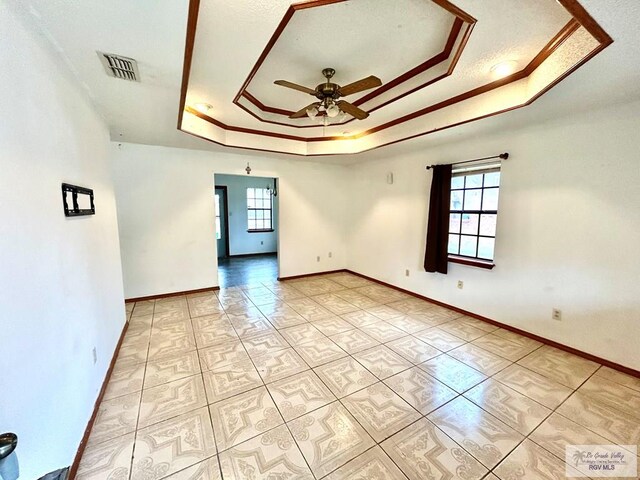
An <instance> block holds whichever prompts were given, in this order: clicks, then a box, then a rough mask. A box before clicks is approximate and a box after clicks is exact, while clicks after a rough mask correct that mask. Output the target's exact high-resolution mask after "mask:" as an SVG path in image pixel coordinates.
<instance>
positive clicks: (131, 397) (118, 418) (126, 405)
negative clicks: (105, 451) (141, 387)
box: [90, 392, 142, 443]
mask: <svg viewBox="0 0 640 480" xmlns="http://www.w3.org/2000/svg"><path fill="white" fill-rule="evenodd" d="M141 395H142V392H135V393H130V394H128V395H123V396H120V397H116V398H113V399H111V400H104V401H102V402H101V403H100V407H99V408H98V413H97V415H96V419H95V422H94V424H93V427H92V428H91V436H90V439H91V441H92V442H93V443H100V442H105V441H107V440H112V439H114V438H116V437H120V436H122V435H124V434H126V433H131V432H133V431H135V429H136V424H137V421H138V412H139V409H140V396H141Z"/></svg>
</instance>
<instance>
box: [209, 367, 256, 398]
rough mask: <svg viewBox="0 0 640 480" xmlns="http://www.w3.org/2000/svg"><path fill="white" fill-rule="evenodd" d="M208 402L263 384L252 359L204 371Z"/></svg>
mask: <svg viewBox="0 0 640 480" xmlns="http://www.w3.org/2000/svg"><path fill="white" fill-rule="evenodd" d="M202 377H203V379H204V387H205V391H206V393H207V402H208V403H214V402H218V401H220V400H224V399H225V398H229V397H232V396H234V395H238V394H240V393H243V392H246V391H248V390H252V389H254V388H256V387H259V386H261V385H263V382H262V379H261V378H260V375H259V374H258V371H257V370H256V368H255V367H254V366H253V363H252V362H251V361H250V360H246V361H238V362H235V363H232V364H230V365H225V366H223V367H218V368H214V369H213V370H210V371H206V372H203V373H202Z"/></svg>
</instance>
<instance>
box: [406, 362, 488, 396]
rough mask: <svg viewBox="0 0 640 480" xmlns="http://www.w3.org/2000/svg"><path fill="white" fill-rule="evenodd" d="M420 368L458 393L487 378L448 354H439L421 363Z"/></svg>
mask: <svg viewBox="0 0 640 480" xmlns="http://www.w3.org/2000/svg"><path fill="white" fill-rule="evenodd" d="M418 368H421V369H422V370H424V371H425V372H427V373H428V374H429V375H431V376H432V377H435V378H436V379H438V380H440V381H441V382H442V383H444V384H445V385H447V386H448V387H450V388H452V389H453V390H455V391H456V392H458V393H462V392H464V391H465V390H468V389H470V388H471V387H473V386H475V385H477V384H478V383H480V382H482V381H483V380H484V379H485V378H487V377H486V376H485V375H483V374H482V373H480V372H478V371H477V370H475V369H473V368H471V367H469V366H467V365H465V364H464V363H462V362H459V361H458V360H456V359H455V358H452V357H450V356H448V355H439V356H437V357H435V358H432V359H431V360H427V361H426V362H424V363H420V364H419V365H418Z"/></svg>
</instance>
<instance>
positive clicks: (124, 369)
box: [103, 362, 145, 400]
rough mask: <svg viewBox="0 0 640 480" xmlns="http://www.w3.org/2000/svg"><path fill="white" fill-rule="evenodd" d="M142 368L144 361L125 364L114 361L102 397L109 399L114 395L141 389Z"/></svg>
mask: <svg viewBox="0 0 640 480" xmlns="http://www.w3.org/2000/svg"><path fill="white" fill-rule="evenodd" d="M144 369H145V364H144V363H137V364H126V363H119V362H116V364H115V366H114V368H113V372H111V378H109V384H108V385H107V389H106V390H105V392H104V397H103V399H104V400H111V399H112V398H115V397H121V396H122V395H127V394H129V393H135V392H139V391H140V390H142V384H143V382H144Z"/></svg>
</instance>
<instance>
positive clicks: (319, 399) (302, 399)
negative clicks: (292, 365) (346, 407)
mask: <svg viewBox="0 0 640 480" xmlns="http://www.w3.org/2000/svg"><path fill="white" fill-rule="evenodd" d="M267 389H268V390H269V392H270V393H271V397H272V398H273V401H274V402H275V404H276V406H277V407H278V410H280V413H281V415H282V416H283V418H284V419H285V421H287V422H288V421H289V420H293V419H294V418H298V417H300V416H302V415H304V414H306V413H309V412H311V411H313V410H316V409H318V408H320V407H324V406H325V405H328V404H329V403H331V402H333V401H335V400H336V397H335V395H333V393H331V390H329V389H328V388H327V386H326V385H325V384H324V383H323V382H322V380H320V378H318V376H317V375H316V374H315V373H314V372H313V371H312V370H307V371H305V372H302V373H298V374H296V375H293V376H291V377H287V378H285V379H283V380H279V381H277V382H273V383H270V384H268V385H267Z"/></svg>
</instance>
